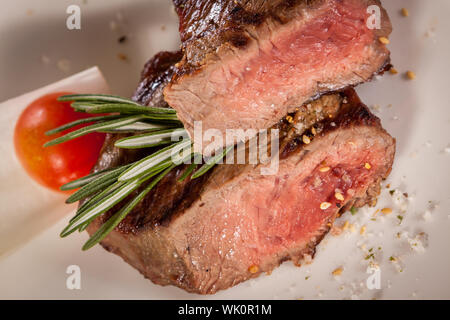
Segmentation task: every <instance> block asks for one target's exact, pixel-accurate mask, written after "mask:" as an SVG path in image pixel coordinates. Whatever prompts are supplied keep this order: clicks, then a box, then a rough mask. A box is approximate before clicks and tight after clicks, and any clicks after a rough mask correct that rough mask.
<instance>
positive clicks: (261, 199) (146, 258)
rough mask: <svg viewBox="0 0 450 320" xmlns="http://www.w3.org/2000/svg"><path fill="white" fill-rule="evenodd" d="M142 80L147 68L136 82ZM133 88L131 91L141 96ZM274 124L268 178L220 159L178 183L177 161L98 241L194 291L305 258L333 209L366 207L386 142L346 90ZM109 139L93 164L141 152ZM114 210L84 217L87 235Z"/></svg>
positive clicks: (385, 169) (389, 154)
mask: <svg viewBox="0 0 450 320" xmlns="http://www.w3.org/2000/svg"><path fill="white" fill-rule="evenodd" d="M165 58H166V59H169V60H170V55H168V56H166V57H165ZM163 61H167V60H164V59H162V61H160V63H162V62H163ZM155 70H157V69H155ZM160 71H161V70H160ZM161 74H163V73H161ZM148 77H150V78H154V75H152V74H147V75H146V76H145V77H144V79H143V81H146V80H145V78H148ZM156 78H158V77H156ZM158 79H160V78H158ZM166 83H167V81H166ZM149 85H151V83H149ZM161 86H164V81H157V82H156V83H155V86H154V89H157V88H158V87H161ZM141 90H143V88H142V87H139V89H138V92H137V94H136V96H145V95H140V92H141ZM156 97H158V96H156ZM155 99H156V98H155ZM148 103H150V104H152V101H148ZM274 127H275V128H277V129H279V130H280V132H281V133H282V134H281V139H280V140H281V141H280V146H281V148H280V163H279V171H278V173H277V174H276V175H267V176H263V175H261V174H260V167H261V166H262V164H260V165H250V164H247V165H225V164H224V165H218V166H216V167H215V168H214V169H213V170H212V171H210V172H209V173H208V174H206V175H205V176H202V177H201V178H199V179H196V180H190V179H187V180H184V181H183V182H180V181H178V178H179V177H180V176H181V175H182V174H183V172H184V170H185V169H186V168H185V167H183V166H180V167H178V168H176V169H175V170H173V171H172V172H170V173H169V174H168V175H167V176H166V177H165V178H164V179H163V180H162V181H161V182H160V183H159V184H158V185H157V186H156V188H155V189H154V190H153V191H152V192H151V193H150V194H149V195H148V196H147V197H146V198H145V199H144V200H143V201H142V202H141V203H140V204H139V205H138V206H137V207H136V208H135V209H134V210H133V211H132V212H131V213H130V214H129V215H128V216H127V217H126V218H125V219H124V220H123V221H122V222H121V223H120V224H119V226H118V227H117V228H116V229H115V230H113V231H112V232H111V233H110V234H109V235H108V236H107V237H106V238H105V239H104V240H103V241H102V242H101V244H102V246H103V247H104V248H105V249H107V250H109V251H111V252H113V253H115V254H117V255H119V256H121V257H122V258H123V259H124V260H125V261H126V262H128V263H129V264H131V265H132V266H133V267H135V268H136V269H137V270H139V271H140V272H141V273H142V274H143V275H144V276H145V277H147V278H149V279H150V280H151V281H153V282H154V283H157V284H160V285H175V286H178V287H180V288H183V289H185V290H187V291H189V292H195V293H201V294H211V293H215V292H216V291H218V290H221V289H226V288H228V287H231V286H233V285H236V284H238V283H240V282H242V281H245V280H247V279H250V278H253V277H257V276H258V275H259V274H261V273H263V272H270V271H271V270H273V269H274V268H275V267H276V266H278V265H279V264H280V263H282V262H283V261H286V260H293V261H294V262H295V263H298V264H299V263H301V261H302V260H303V259H309V258H310V257H312V256H313V255H314V252H315V246H316V245H317V244H318V243H319V242H320V241H321V239H322V238H323V237H324V236H325V235H326V233H327V232H328V230H329V229H330V227H331V226H332V224H333V222H334V220H335V218H336V217H337V216H338V215H339V214H340V213H342V212H344V211H345V210H346V209H348V208H350V207H351V206H355V207H360V206H363V205H365V204H366V203H368V204H374V202H375V201H376V196H377V195H378V192H379V184H380V180H381V179H383V178H385V177H386V176H387V175H388V174H389V172H390V170H391V166H392V163H393V159H394V153H395V140H394V139H393V138H392V137H391V136H390V135H389V134H387V133H386V131H384V130H383V129H382V127H381V125H380V121H379V119H378V118H377V117H375V116H374V115H372V114H371V113H370V112H369V110H368V109H367V108H366V107H365V106H364V105H363V104H362V103H361V102H360V101H359V99H358V97H357V96H356V93H355V92H354V91H353V90H352V89H349V90H346V91H344V92H341V93H335V94H327V95H324V96H322V97H321V98H320V99H318V100H315V101H313V102H311V103H309V104H306V105H303V106H302V107H299V108H297V110H296V111H295V112H293V113H292V114H290V116H289V117H287V118H286V119H283V120H281V121H279V122H278V123H277V124H276V125H275V126H274ZM304 136H307V137H308V138H309V140H310V142H309V141H308V139H305V138H304ZM118 137H120V136H117V135H108V138H107V140H106V142H105V146H104V148H103V151H102V153H101V156H100V158H99V161H98V164H97V166H96V168H95V169H96V170H101V169H106V168H110V167H114V166H118V165H121V164H125V163H129V162H130V161H134V160H138V159H140V158H142V157H143V156H145V155H146V152H148V151H143V150H141V151H139V152H136V151H133V150H118V149H117V148H115V147H114V141H115V140H116V139H117V138H118ZM366 163H369V164H370V169H367V168H366V166H365V164H366ZM338 198H339V199H338ZM119 206H120V205H119ZM116 210H118V207H116V208H114V209H113V210H111V212H109V213H106V214H104V215H102V216H100V217H99V218H97V219H96V220H94V222H93V223H92V224H91V225H90V226H89V227H88V229H87V230H88V232H89V233H90V234H92V233H94V232H95V231H96V230H97V229H98V228H99V227H100V225H101V224H102V223H103V222H104V221H105V220H106V219H107V218H108V217H109V216H110V215H111V214H112V213H114V212H115V211H116Z"/></svg>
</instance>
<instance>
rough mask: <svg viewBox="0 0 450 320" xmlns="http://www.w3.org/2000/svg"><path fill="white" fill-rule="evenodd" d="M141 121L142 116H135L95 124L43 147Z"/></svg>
mask: <svg viewBox="0 0 450 320" xmlns="http://www.w3.org/2000/svg"><path fill="white" fill-rule="evenodd" d="M142 119H143V116H139V115H136V116H131V117H126V118H122V119H116V120H111V121H105V122H100V123H96V124H93V125H90V126H87V127H84V128H81V129H78V130H75V131H72V132H69V133H67V134H66V135H64V136H62V137H59V138H56V139H54V140H51V141H49V142H47V143H46V144H44V147H50V146H54V145H57V144H60V143H63V142H67V141H69V140H72V139H75V138H78V137H81V136H84V135H86V134H89V133H92V132H97V131H101V130H107V129H115V128H119V127H123V126H126V125H129V124H132V123H135V122H137V121H139V120H142Z"/></svg>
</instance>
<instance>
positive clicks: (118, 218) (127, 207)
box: [83, 165, 175, 250]
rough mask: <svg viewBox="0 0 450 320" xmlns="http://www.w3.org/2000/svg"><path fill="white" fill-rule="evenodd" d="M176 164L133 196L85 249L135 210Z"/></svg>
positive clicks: (85, 245)
mask: <svg viewBox="0 0 450 320" xmlns="http://www.w3.org/2000/svg"><path fill="white" fill-rule="evenodd" d="M174 167H175V165H171V166H170V167H168V168H167V169H166V170H164V171H163V172H162V173H161V174H159V175H158V177H156V178H155V179H154V180H153V181H152V182H151V183H150V184H149V185H148V186H147V187H146V188H145V189H144V190H142V191H141V192H140V193H139V194H138V195H137V196H136V197H135V198H133V199H132V200H131V201H130V202H128V204H127V205H125V206H124V207H123V208H122V209H121V210H120V211H118V212H117V213H116V214H114V215H113V216H112V217H111V218H109V220H108V221H107V222H106V223H104V224H103V225H102V226H101V227H100V228H99V229H98V230H97V231H96V232H95V233H94V234H93V235H92V236H91V237H90V238H89V240H88V241H87V242H86V243H85V244H84V246H83V250H88V249H90V248H92V247H93V246H95V245H96V244H97V243H99V242H100V241H102V240H103V239H104V238H105V237H106V236H107V235H108V234H109V233H110V232H111V231H112V230H114V228H115V227H117V225H118V224H119V223H120V222H121V221H122V220H123V219H125V217H126V216H127V214H128V213H130V211H131V210H133V208H134V207H136V205H137V204H138V203H139V202H141V201H142V199H144V197H145V196H146V195H147V194H148V193H149V192H150V191H151V190H152V189H153V188H154V187H155V185H156V184H157V183H158V182H159V181H161V179H162V178H164V176H166V175H167V174H168V173H169V172H170V171H171V170H172V169H173V168H174Z"/></svg>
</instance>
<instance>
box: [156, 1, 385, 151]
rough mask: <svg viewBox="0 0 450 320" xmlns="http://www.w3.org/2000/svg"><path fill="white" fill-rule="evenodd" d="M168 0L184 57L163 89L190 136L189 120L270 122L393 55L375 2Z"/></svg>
mask: <svg viewBox="0 0 450 320" xmlns="http://www.w3.org/2000/svg"><path fill="white" fill-rule="evenodd" d="M174 3H175V6H176V9H177V12H178V15H179V18H180V34H181V40H182V50H183V59H182V61H181V62H180V63H178V64H177V66H176V72H175V74H174V76H173V78H172V81H171V82H170V83H169V85H168V86H167V87H166V88H165V90H164V95H165V99H166V101H167V102H168V104H169V105H170V106H171V107H173V108H174V109H176V110H177V112H178V116H179V118H180V119H181V120H182V121H183V123H184V125H185V128H186V129H187V130H188V132H189V134H190V136H191V137H192V138H194V122H195V121H201V124H202V129H203V130H204V131H205V130H208V129H218V130H219V131H220V132H222V134H223V136H225V133H226V130H227V129H243V130H248V129H255V130H256V131H258V130H260V129H266V128H269V127H271V126H273V125H274V124H275V123H277V122H278V121H279V120H280V119H281V118H282V117H284V116H285V115H286V114H287V113H289V112H293V111H294V110H295V108H296V107H298V106H300V105H302V104H304V103H306V102H307V101H309V100H311V99H314V98H317V97H318V96H320V95H321V94H324V93H327V92H331V91H336V90H340V89H343V88H346V87H351V86H355V85H357V84H360V83H362V82H366V81H368V80H370V79H371V78H372V77H373V76H374V75H376V74H378V73H381V72H383V70H384V69H385V67H386V66H387V65H388V64H389V61H390V58H389V51H388V50H387V48H386V46H385V45H384V44H383V43H381V42H380V41H379V38H380V37H388V36H389V34H390V32H391V24H390V21H389V17H388V15H387V13H386V11H385V10H384V9H383V8H382V6H381V3H380V2H379V1H378V0H312V1H311V0H308V1H306V0H289V1H288V0H286V1H281V0H274V1H263V0H253V1H251V0H245V1H244V0H219V1H216V0H214V1H213V0H205V1H203V0H202V1H198V0H175V1H174ZM373 6H376V7H375V8H378V9H373V8H374V7H373ZM371 10H375V11H371ZM374 12H375V15H371V14H374ZM377 19H378V20H377ZM196 139H198V137H197V138H196ZM218 144H220V142H218ZM206 145H207V144H203V146H202V148H203V149H201V150H204V148H205V146H206ZM215 147H220V146H219V145H217V146H215Z"/></svg>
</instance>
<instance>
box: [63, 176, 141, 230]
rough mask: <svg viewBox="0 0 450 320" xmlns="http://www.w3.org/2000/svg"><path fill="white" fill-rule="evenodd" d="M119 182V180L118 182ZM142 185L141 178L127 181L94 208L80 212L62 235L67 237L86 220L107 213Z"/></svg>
mask: <svg viewBox="0 0 450 320" xmlns="http://www.w3.org/2000/svg"><path fill="white" fill-rule="evenodd" d="M117 183H119V182H117ZM139 185H140V180H139V179H134V180H131V181H129V182H127V183H126V184H125V185H123V186H122V187H121V188H119V189H117V190H116V191H114V192H112V193H111V194H109V195H107V196H106V197H105V198H103V199H102V200H101V201H99V202H98V203H96V204H95V205H94V206H92V208H90V209H87V210H86V211H84V212H83V213H81V214H79V215H78V216H77V217H76V218H75V219H73V221H72V222H70V223H69V225H68V226H67V227H66V228H65V229H64V230H63V232H61V237H66V236H68V235H69V234H71V233H72V232H74V231H75V230H77V229H78V228H79V227H80V226H81V225H83V224H84V223H85V222H87V221H89V220H91V219H94V218H96V217H97V216H99V215H100V214H102V213H105V212H106V211H108V210H109V209H111V208H112V207H113V206H115V205H116V204H117V203H119V202H120V201H122V200H123V199H124V198H125V197H126V196H128V195H129V194H130V193H132V192H133V191H134V190H136V189H137V188H138V187H139Z"/></svg>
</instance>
